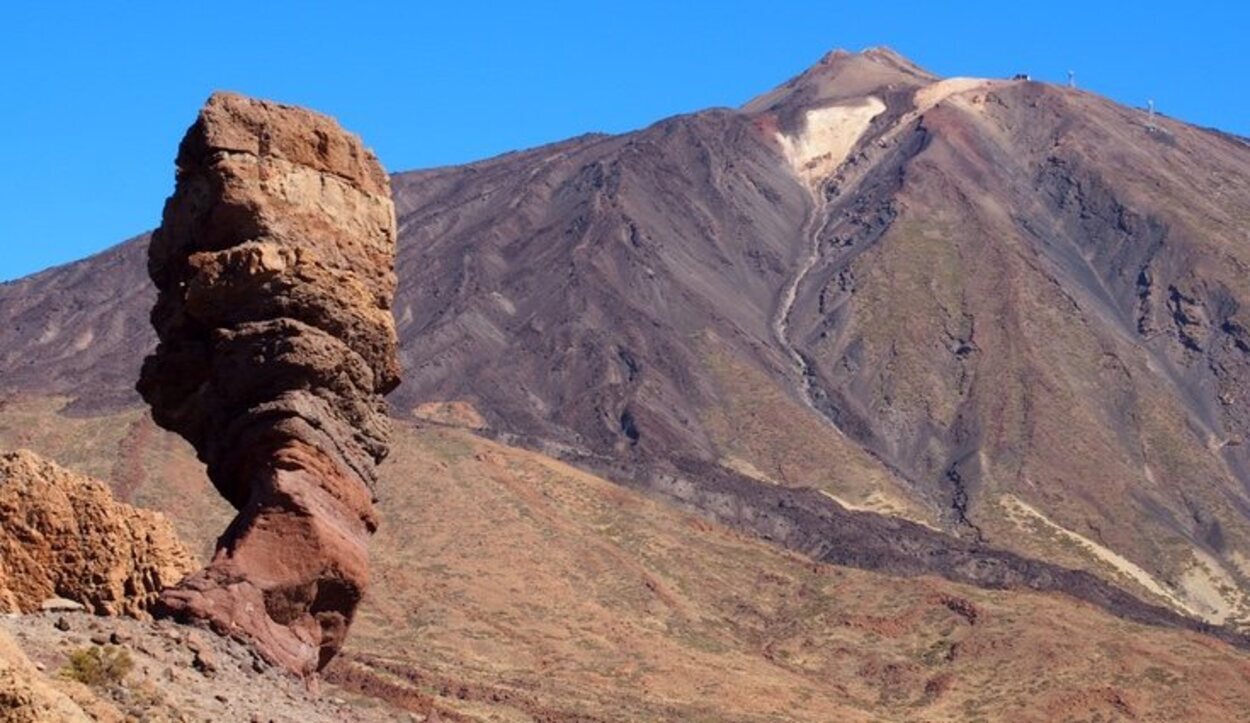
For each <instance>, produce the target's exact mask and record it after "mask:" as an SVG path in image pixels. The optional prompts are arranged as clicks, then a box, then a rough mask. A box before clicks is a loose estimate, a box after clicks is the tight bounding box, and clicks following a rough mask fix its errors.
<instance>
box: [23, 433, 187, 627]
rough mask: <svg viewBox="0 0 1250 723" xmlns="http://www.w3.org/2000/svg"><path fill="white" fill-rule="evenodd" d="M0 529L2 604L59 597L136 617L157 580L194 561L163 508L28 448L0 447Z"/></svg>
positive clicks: (168, 579) (28, 606)
mask: <svg viewBox="0 0 1250 723" xmlns="http://www.w3.org/2000/svg"><path fill="white" fill-rule="evenodd" d="M0 529H3V530H4V532H5V534H4V535H3V536H2V537H0V610H4V611H6V612H32V611H36V610H39V609H40V605H41V603H43V602H44V601H45V600H48V599H49V598H53V597H62V598H68V599H70V600H74V601H76V602H79V603H81V604H82V605H83V606H84V607H86V608H87V609H88V610H90V611H91V612H94V613H97V614H100V615H133V616H137V617H143V616H145V615H146V614H147V610H148V608H149V607H150V606H151V605H152V604H153V603H154V602H156V598H157V596H158V595H159V594H160V591H161V589H162V588H164V587H166V586H168V585H172V584H174V583H176V582H178V581H179V580H180V579H182V578H183V577H184V576H185V575H187V574H188V573H190V572H191V571H192V570H194V569H195V560H194V558H193V557H192V556H191V554H190V553H189V552H188V551H187V548H186V547H185V546H183V544H182V542H181V541H180V540H179V539H178V536H177V534H176V533H175V532H174V528H173V525H171V524H170V522H169V520H167V519H166V518H165V517H164V516H163V515H161V514H160V513H157V512H152V511H149V510H140V509H136V508H134V507H131V506H130V505H127V504H124V503H121V502H118V501H116V500H115V499H113V495H112V493H111V492H110V491H109V488H108V487H107V486H105V485H104V483H102V482H99V481H97V480H94V479H90V478H88V477H84V476H82V475H79V474H75V473H73V472H69V471H67V470H65V469H62V468H60V467H58V466H56V465H55V464H52V463H50V462H47V461H45V460H43V459H41V458H40V457H38V456H37V455H35V454H33V453H31V452H25V451H23V452H16V453H12V454H4V455H0Z"/></svg>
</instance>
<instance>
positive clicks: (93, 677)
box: [61, 646, 135, 687]
mask: <svg viewBox="0 0 1250 723" xmlns="http://www.w3.org/2000/svg"><path fill="white" fill-rule="evenodd" d="M134 666H135V664H134V661H133V660H131V658H130V653H128V652H127V651H126V650H124V649H122V648H115V647H113V646H108V647H106V648H100V647H96V646H92V647H90V648H80V649H79V650H75V651H74V652H72V653H70V655H69V662H68V663H66V664H65V668H63V669H62V671H61V674H62V675H64V676H65V677H67V678H69V679H71V680H76V681H78V682H79V683H84V684H86V685H90V686H96V687H99V686H107V685H116V684H118V683H121V682H122V680H123V679H124V678H125V677H126V674H127V673H129V672H130V670H131V668H133V667H134Z"/></svg>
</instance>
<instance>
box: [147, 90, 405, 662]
mask: <svg viewBox="0 0 1250 723" xmlns="http://www.w3.org/2000/svg"><path fill="white" fill-rule="evenodd" d="M395 236H396V232H395V213H394V207H393V205H392V202H391V198H390V187H389V182H388V178H387V175H386V172H385V171H384V170H383V169H382V167H381V165H380V164H379V163H378V162H377V159H376V158H375V157H374V156H373V154H372V153H371V152H369V151H368V150H367V149H365V148H364V146H363V145H362V144H361V143H360V140H359V139H358V138H356V137H355V136H353V135H350V134H348V133H346V132H344V131H343V130H342V129H341V128H340V127H339V126H338V125H337V123H335V122H334V121H333V120H331V119H330V118H327V117H325V116H322V115H318V114H316V113H313V112H310V111H307V110H303V109H300V108H295V107H291V106H284V105H278V104H275V103H268V102H263V101H257V100H251V99H248V98H244V97H242V96H238V95H232V94H220V93H219V94H217V95H214V96H213V97H212V98H210V99H209V101H208V103H207V105H206V106H205V107H204V109H203V110H202V111H201V113H200V117H199V119H198V120H197V121H196V123H195V125H193V126H192V127H191V129H190V130H189V131H188V133H187V136H186V137H185V138H184V139H183V141H182V145H181V147H180V149H179V153H178V175H177V185H176V188H175V191H174V195H173V196H171V197H170V199H169V200H168V201H167V202H166V204H165V212H164V217H163V219H162V224H161V228H160V229H158V230H157V232H156V233H155V235H154V236H153V240H152V244H151V247H150V251H149V271H150V274H151V277H152V279H153V281H155V283H156V285H157V287H158V289H159V291H160V294H159V297H158V300H157V303H156V308H155V309H154V311H153V314H152V321H153V325H154V326H155V327H156V330H157V333H158V336H159V337H160V341H161V343H160V346H159V347H158V348H157V350H156V352H155V353H154V354H153V355H152V356H150V357H149V358H148V359H147V361H146V362H145V364H144V368H143V373H142V377H141V380H140V383H139V391H140V393H141V394H143V396H144V398H145V399H146V400H147V401H148V403H149V404H151V405H152V412H153V417H154V418H155V419H156V421H157V422H158V423H159V424H160V425H162V426H164V427H166V428H167V429H170V430H173V431H175V432H177V433H179V434H181V435H182V436H184V437H186V438H187V440H188V441H190V442H191V443H192V445H194V446H195V448H196V451H197V453H198V454H199V456H200V459H201V460H203V461H204V462H205V463H206V464H207V466H208V474H209V477H210V478H211V479H212V480H213V483H214V484H215V485H216V487H217V489H218V490H219V491H220V492H221V493H222V495H224V496H225V497H226V499H227V500H229V501H230V502H231V503H232V504H233V505H234V506H235V507H236V508H237V509H238V510H239V514H238V516H237V517H236V518H235V520H234V522H233V523H232V524H231V525H230V527H229V529H228V530H227V531H226V533H225V535H223V537H222V538H221V540H220V543H219V547H218V550H217V554H216V555H215V557H214V559H213V561H212V563H211V564H210V565H209V566H208V567H207V568H206V569H204V570H203V571H202V572H200V573H198V574H196V575H194V576H192V577H191V578H189V579H187V580H186V581H185V582H184V583H183V584H181V585H179V586H178V587H177V588H175V589H172V590H169V591H167V592H166V594H165V595H164V596H163V598H162V611H163V612H164V613H166V614H168V615H171V616H173V617H175V618H177V619H180V620H192V621H200V622H204V623H207V624H208V625H210V626H211V627H212V628H213V629H214V630H216V631H218V632H219V633H222V634H228V635H233V636H236V637H240V638H245V639H249V640H251V641H253V642H254V643H255V645H256V647H257V649H258V650H259V652H260V653H261V654H262V655H264V656H265V657H266V659H268V660H269V661H270V662H273V663H277V664H280V665H283V666H285V667H287V668H289V669H291V670H293V671H296V672H298V673H302V674H307V673H311V672H313V671H315V670H317V669H320V668H321V667H323V666H324V665H325V664H326V663H327V662H329V660H330V658H331V657H332V656H333V655H334V653H335V652H336V651H337V650H338V649H339V647H340V646H341V645H342V642H343V638H344V636H345V635H346V633H347V629H348V627H349V626H350V624H351V620H352V616H353V614H354V612H355V608H356V605H357V604H358V603H359V601H360V599H361V596H362V595H363V593H364V589H365V586H366V585H367V583H368V575H369V570H368V556H367V550H366V543H367V540H368V538H369V536H370V534H371V533H372V532H373V531H374V529H375V528H376V526H377V522H376V518H375V517H374V513H373V495H372V484H373V482H374V479H375V476H374V475H375V472H374V468H375V465H376V464H377V463H378V462H379V461H381V460H382V459H383V458H384V457H385V455H386V453H387V444H388V437H389V423H388V421H387V416H386V407H385V403H384V402H383V400H382V395H383V394H384V393H385V392H387V391H389V390H391V389H392V388H394V387H395V386H396V385H397V384H398V381H399V362H398V359H397V356H396V337H395V328H394V321H393V319H392V316H391V311H390V305H391V299H392V296H393V294H394V289H395V274H394V252H395Z"/></svg>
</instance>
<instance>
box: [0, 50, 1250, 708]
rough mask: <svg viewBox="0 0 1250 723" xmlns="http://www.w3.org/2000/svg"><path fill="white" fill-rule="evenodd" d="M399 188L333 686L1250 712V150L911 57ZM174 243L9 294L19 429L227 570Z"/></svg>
mask: <svg viewBox="0 0 1250 723" xmlns="http://www.w3.org/2000/svg"><path fill="white" fill-rule="evenodd" d="M391 186H392V192H393V195H394V201H395V206H396V212H397V219H398V227H399V250H398V257H397V273H398V280H399V286H398V289H397V292H396V298H395V303H394V307H393V310H394V314H395V321H396V328H397V331H398V336H399V357H400V361H401V363H402V366H403V373H402V378H403V384H402V385H401V386H400V387H399V388H398V389H396V390H395V391H394V392H393V393H392V394H390V396H389V397H388V402H389V404H390V411H391V416H392V417H393V420H394V423H395V427H396V429H395V435H394V438H393V440H392V443H391V446H392V453H391V456H390V458H389V459H388V460H387V461H386V462H384V463H383V464H382V465H381V466H380V467H379V470H378V474H379V480H378V484H377V495H378V503H377V514H378V517H379V527H378V532H377V535H376V537H375V539H374V542H373V544H372V551H371V557H372V567H373V571H372V582H371V587H370V588H369V590H368V593H367V595H366V598H365V600H364V602H363V603H362V605H361V608H360V612H359V615H358V617H357V620H356V624H355V627H354V628H353V631H352V636H351V637H350V638H349V639H348V642H347V644H346V647H345V648H344V653H343V654H342V655H341V656H340V658H339V659H338V660H336V661H335V662H334V663H333V664H332V665H331V666H330V668H329V669H327V671H326V674H325V677H326V681H327V683H328V685H329V686H331V687H335V690H337V691H339V692H336V693H334V694H333V695H336V696H350V697H352V700H355V701H357V702H360V701H365V700H376V701H386V702H385V703H381V702H379V703H378V705H390V706H395V707H396V708H398V709H403V710H406V711H408V712H410V713H412V714H413V715H415V716H419V717H424V716H430V715H432V714H436V715H437V716H438V717H441V718H443V719H450V720H458V719H465V720H649V719H659V720H709V721H711V720H760V721H762V720H860V719H862V720H882V719H884V720H1038V721H1043V720H1047V721H1048V720H1134V719H1137V720H1180V719H1187V720H1236V719H1239V718H1240V719H1245V717H1246V712H1245V711H1247V710H1250V637H1247V635H1248V633H1250V457H1247V454H1248V452H1247V449H1246V446H1245V445H1244V444H1243V437H1244V436H1245V434H1246V431H1247V425H1250V412H1248V411H1247V410H1248V409H1250V408H1248V407H1247V406H1246V403H1245V401H1246V400H1245V395H1246V394H1247V393H1250V338H1248V337H1247V332H1246V329H1247V326H1248V325H1250V320H1247V319H1246V318H1244V317H1245V311H1244V301H1245V300H1247V299H1250V286H1247V281H1246V279H1247V275H1246V273H1245V272H1246V270H1247V268H1250V240H1248V239H1247V237H1246V231H1245V229H1246V228H1248V227H1250V145H1247V143H1246V141H1244V140H1243V139H1240V138H1237V137H1234V136H1230V135H1227V134H1223V133H1220V132H1218V131H1214V130H1209V129H1201V128H1196V127H1193V126H1190V125H1186V124H1184V123H1182V122H1179V121H1176V120H1173V119H1169V118H1165V117H1160V116H1154V117H1152V118H1151V117H1147V116H1146V114H1144V113H1143V112H1141V111H1139V110H1136V109H1131V108H1125V107H1123V106H1119V105H1116V104H1114V103H1112V102H1110V101H1108V100H1106V99H1104V98H1101V97H1099V96H1096V95H1093V94H1090V93H1087V92H1084V91H1080V90H1076V89H1072V88H1062V87H1057V86H1053V85H1047V84H1043V83H1037V82H1031V81H1024V80H999V79H977V78H953V79H940V78H937V77H935V76H933V75H932V74H930V73H928V72H927V71H925V70H923V69H921V68H919V67H917V66H915V65H914V64H912V63H910V62H909V61H907V60H905V59H903V58H901V57H900V56H898V55H897V54H895V53H893V52H891V51H888V50H882V49H875V50H870V51H865V52H864V53H860V54H848V53H841V52H837V53H831V54H830V55H828V56H826V57H825V58H823V59H822V60H821V61H820V62H819V63H818V64H817V65H815V66H813V67H812V68H810V69H809V70H807V71H805V72H804V73H802V74H800V75H799V76H796V77H795V78H793V79H792V80H790V81H788V82H786V83H784V84H783V85H781V86H778V87H777V88H776V89H774V90H772V91H770V92H768V93H766V94H764V95H762V96H759V97H758V98H756V99H755V100H753V101H751V102H750V103H748V104H747V105H745V106H744V107H742V108H740V109H712V110H707V111H703V112H699V113H694V114H690V115H684V116H678V117H674V118H669V119H666V120H662V121H660V122H658V123H656V124H654V125H652V126H649V127H647V128H644V129H641V130H638V131H635V132H632V133H627V134H623V135H616V136H606V135H587V136H582V137H578V138H574V139H570V140H568V141H565V142H562V143H557V144H554V145H551V146H545V147H542V148H537V149H532V150H527V151H519V152H516V153H511V154H507V155H504V156H500V157H497V158H493V159H489V160H485V161H481V162H478V163H474V164H470V165H466V166H458V167H448V168H440V169H432V170H425V171H416V172H410V173H394V174H393V175H392V177H391ZM154 203H155V200H154ZM148 241H149V239H148V237H147V236H140V237H138V238H135V239H132V240H130V241H127V242H125V243H123V244H121V245H119V246H117V247H115V248H113V249H110V250H108V251H105V252H104V253H102V254H99V255H97V256H94V257H92V258H89V259H85V260H83V261H81V262H77V263H75V264H70V265H67V266H63V267H59V268H56V269H51V270H48V271H45V272H43V273H41V274H37V275H35V276H32V277H28V278H26V279H22V280H19V281H16V282H11V283H7V284H4V285H0V394H2V395H3V396H2V397H0V450H11V449H18V448H29V449H32V450H34V451H35V452H37V453H39V454H41V455H43V456H45V457H47V458H49V459H52V460H55V461H56V462H58V463H59V464H61V465H64V466H66V467H68V468H71V469H73V470H76V471H80V472H83V473H85V474H90V475H93V476H96V477H98V478H100V479H103V480H106V481H107V482H108V483H109V484H110V485H111V487H112V489H113V491H114V493H115V494H116V495H117V497H118V498H120V499H121V500H122V501H125V502H128V503H131V504H134V505H137V506H142V507H148V508H151V509H155V510H159V511H161V512H164V513H165V514H166V515H167V516H168V517H169V518H170V520H172V522H173V523H174V525H175V527H176V528H177V530H178V532H179V534H180V535H181V537H182V539H183V540H184V541H185V542H186V543H187V544H188V546H190V547H191V548H192V549H193V550H195V551H196V552H197V553H200V554H201V555H202V556H203V557H205V558H206V557H207V554H208V552H209V551H211V549H212V548H213V545H214V537H215V536H216V535H217V534H219V533H220V531H221V530H222V529H224V528H225V525H226V523H227V522H228V520H229V518H230V516H231V512H230V510H229V507H228V506H227V505H226V504H225V502H224V501H223V500H221V499H220V498H219V497H218V496H217V495H216V493H215V492H214V491H213V489H212V486H211V484H210V483H209V481H208V478H207V476H206V475H205V473H204V470H203V467H202V465H201V464H200V463H199V462H197V460H196V459H195V454H194V452H193V451H192V449H191V448H190V447H189V446H188V445H187V444H186V443H185V442H183V441H181V440H180V439H178V438H176V437H174V436H172V435H170V434H169V433H167V432H164V431H162V430H161V429H160V428H158V427H157V426H156V424H154V422H153V421H152V419H151V417H150V416H149V413H148V412H147V411H146V409H145V408H144V406H143V404H142V402H141V401H140V400H139V397H138V395H137V394H136V393H135V392H134V384H135V382H136V380H137V379H138V377H139V367H140V364H141V361H142V358H143V356H144V355H145V354H147V353H148V352H149V351H150V350H151V349H152V347H153V346H154V343H155V337H154V335H153V332H152V331H151V329H150V326H149V319H148V316H149V311H150V309H151V307H152V304H153V302H154V299H155V289H154V288H152V287H151V286H150V284H149V283H148V281H147V268H146V261H145V257H146V251H147V244H148Z"/></svg>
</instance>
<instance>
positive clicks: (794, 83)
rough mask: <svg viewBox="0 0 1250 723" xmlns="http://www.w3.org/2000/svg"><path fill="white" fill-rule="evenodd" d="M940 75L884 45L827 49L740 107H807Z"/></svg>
mask: <svg viewBox="0 0 1250 723" xmlns="http://www.w3.org/2000/svg"><path fill="white" fill-rule="evenodd" d="M937 80H940V78H939V77H938V76H937V75H934V74H933V73H930V72H929V71H927V70H925V69H924V68H922V67H920V66H919V65H917V64H915V63H913V62H912V61H910V60H908V59H907V58H906V57H904V56H903V55H901V54H899V53H898V52H896V51H894V50H893V49H891V48H888V47H885V46H878V47H871V48H865V49H864V50H863V51H861V52H858V53H855V52H851V51H848V50H843V49H836V50H831V51H829V52H828V53H825V54H824V55H823V56H821V58H820V60H818V61H817V62H816V64H815V65H813V66H811V67H810V68H808V69H807V70H804V71H803V72H802V73H800V74H798V75H796V76H795V77H793V78H791V79H790V80H787V81H786V82H785V83H782V84H781V85H779V86H777V87H776V88H774V89H772V90H770V91H769V92H767V93H764V94H763V95H760V96H757V97H755V98H753V99H752V100H750V101H749V102H747V103H746V105H744V106H743V107H742V109H743V110H744V111H747V112H748V113H754V112H763V111H769V110H788V109H792V108H794V107H811V106H814V105H819V104H822V103H824V102H826V101H831V100H840V99H846V98H857V97H864V96H867V95H871V94H873V93H875V92H877V91H879V90H881V89H883V88H907V87H919V86H923V85H928V84H930V83H933V82H935V81H937Z"/></svg>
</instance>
